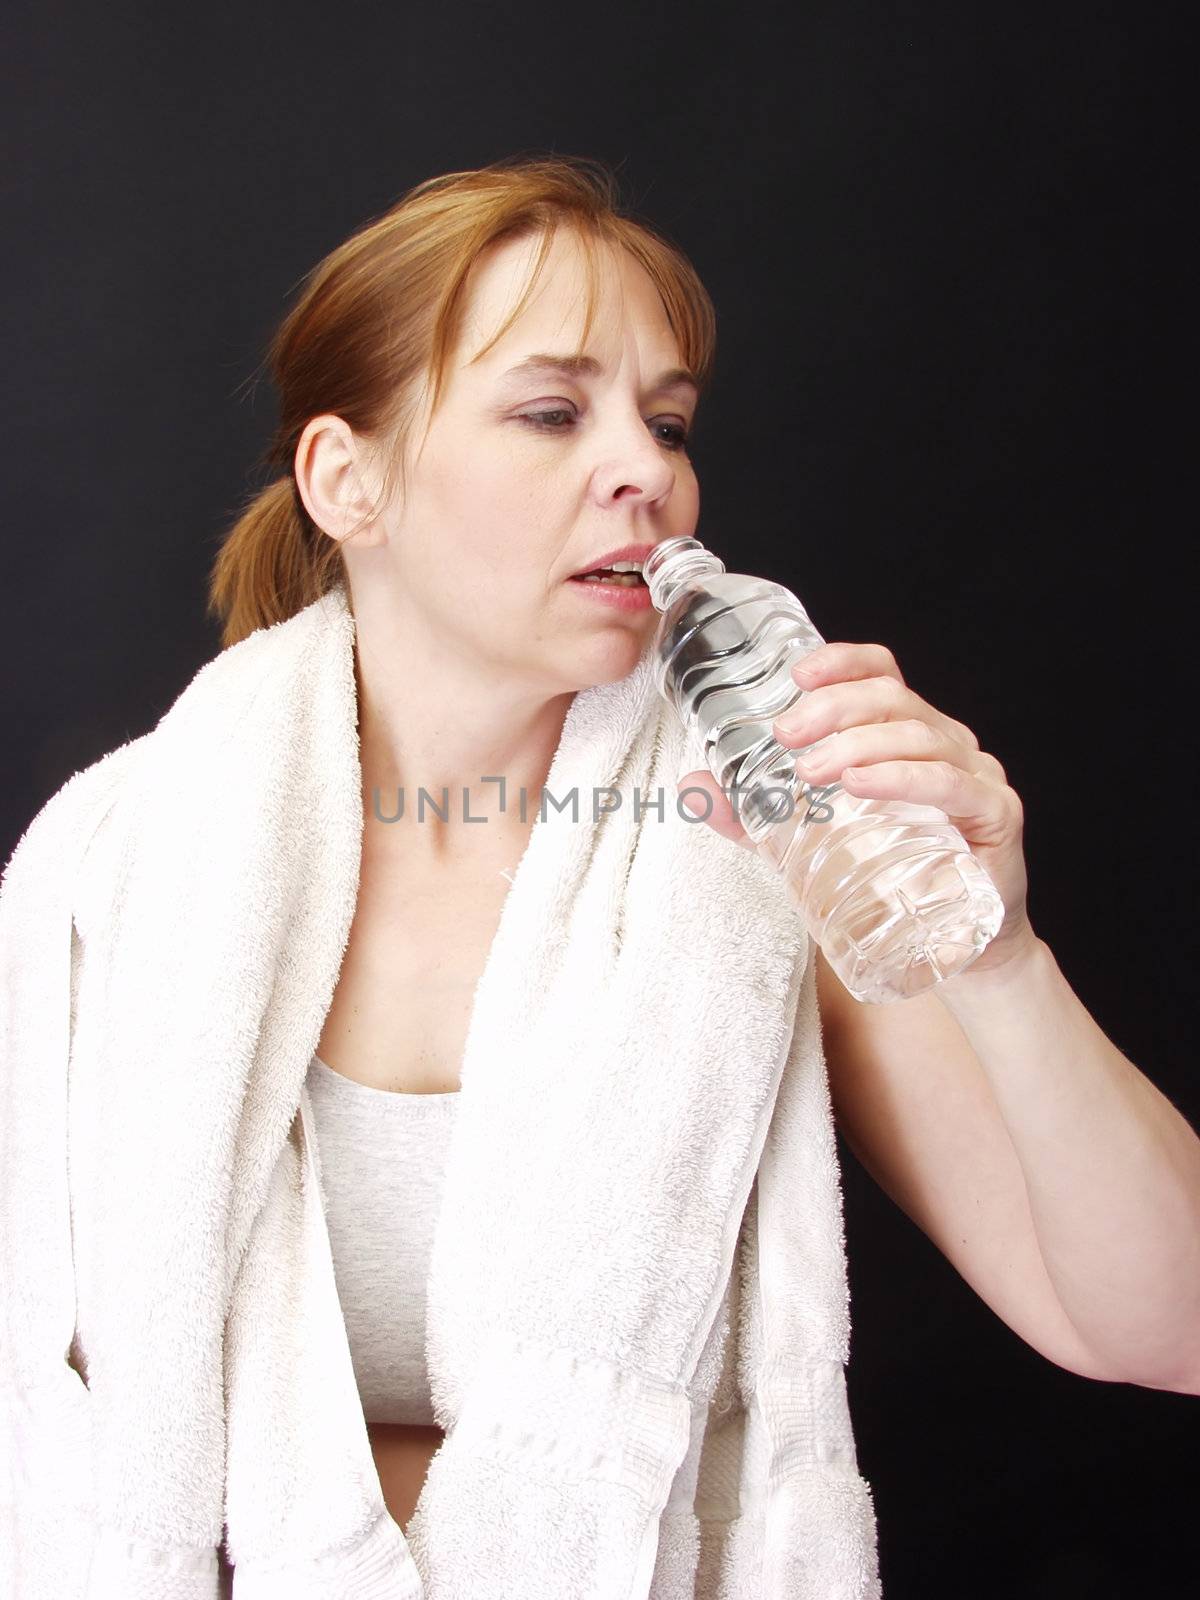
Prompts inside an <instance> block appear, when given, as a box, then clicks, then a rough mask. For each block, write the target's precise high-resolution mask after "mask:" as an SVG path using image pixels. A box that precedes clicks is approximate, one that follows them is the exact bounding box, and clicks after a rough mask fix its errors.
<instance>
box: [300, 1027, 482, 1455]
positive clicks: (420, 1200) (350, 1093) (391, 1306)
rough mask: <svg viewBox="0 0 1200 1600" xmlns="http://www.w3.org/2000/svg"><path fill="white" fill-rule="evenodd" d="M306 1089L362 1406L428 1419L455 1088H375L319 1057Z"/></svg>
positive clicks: (384, 1414) (375, 1416) (374, 1415)
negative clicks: (434, 1297)
mask: <svg viewBox="0 0 1200 1600" xmlns="http://www.w3.org/2000/svg"><path fill="white" fill-rule="evenodd" d="M308 1091H309V1094H310V1096H311V1097H312V1105H313V1116H314V1119H315V1123H316V1141H317V1150H318V1154H319V1156H320V1160H321V1181H322V1186H323V1187H324V1190H325V1217H326V1222H327V1224H328V1227H329V1242H330V1247H331V1249H332V1252H333V1266H334V1277H335V1279H336V1281H337V1290H338V1299H339V1300H340V1301H341V1306H342V1314H343V1316H344V1318H345V1321H346V1332H347V1335H348V1337H349V1341H350V1354H351V1356H352V1358H353V1361H354V1375H355V1378H356V1379H357V1380H358V1392H359V1396H360V1398H361V1400H362V1407H363V1415H364V1417H365V1418H366V1420H367V1421H368V1422H411V1423H426V1424H433V1423H434V1422H435V1421H436V1419H435V1417H434V1415H433V1407H432V1404H431V1401H430V1393H429V1374H428V1370H427V1368H426V1365H425V1289H426V1281H427V1279H428V1276H429V1257H430V1253H431V1251H432V1248H433V1230H434V1225H435V1223H436V1222H437V1216H438V1209H439V1207H440V1204H441V1194H442V1177H443V1173H444V1168H445V1160H446V1152H447V1148H448V1145H449V1141H450V1134H451V1131H452V1129H453V1126H454V1114H455V1111H456V1109H457V1106H458V1104H459V1091H457V1090H455V1091H452V1092H450V1093H448V1094H404V1093H397V1092H393V1091H391V1090H389V1089H372V1088H371V1087H369V1085H367V1084H362V1083H355V1082H354V1080H353V1079H351V1078H347V1077H345V1076H343V1074H342V1073H340V1072H335V1071H334V1070H333V1068H332V1067H330V1066H327V1065H326V1063H325V1062H324V1061H322V1060H321V1058H320V1057H319V1056H317V1055H314V1056H313V1058H312V1060H311V1062H310V1063H309V1068H308Z"/></svg>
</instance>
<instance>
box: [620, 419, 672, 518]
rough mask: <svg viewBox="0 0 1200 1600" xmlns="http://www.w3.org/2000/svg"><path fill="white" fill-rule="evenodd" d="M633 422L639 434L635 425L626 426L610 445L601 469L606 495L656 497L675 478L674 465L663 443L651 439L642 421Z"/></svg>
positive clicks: (663, 492) (665, 489)
mask: <svg viewBox="0 0 1200 1600" xmlns="http://www.w3.org/2000/svg"><path fill="white" fill-rule="evenodd" d="M637 426H638V428H640V430H641V432H640V435H639V433H638V432H637V431H636V429H634V428H626V429H624V431H623V432H622V433H621V435H620V437H619V439H617V440H616V441H615V442H614V443H613V445H612V448H611V453H610V454H609V456H608V458H607V460H606V462H605V465H604V467H603V469H602V480H603V481H602V487H603V491H604V495H605V498H606V499H613V498H615V497H616V496H617V495H621V496H622V497H624V498H626V499H629V498H631V497H634V496H640V497H641V498H642V499H644V500H657V499H659V498H660V496H662V495H664V494H666V493H667V491H668V490H669V489H670V488H671V486H672V485H673V483H674V482H675V468H674V465H673V463H672V462H671V459H670V456H669V453H668V451H667V450H666V448H665V446H663V445H661V444H659V443H658V442H657V441H656V440H655V438H654V437H653V435H652V434H651V432H650V430H649V429H648V428H647V426H646V424H645V423H644V422H639V423H638V425H637Z"/></svg>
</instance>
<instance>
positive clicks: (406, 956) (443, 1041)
mask: <svg viewBox="0 0 1200 1600" xmlns="http://www.w3.org/2000/svg"><path fill="white" fill-rule="evenodd" d="M508 889H509V880H508V878H506V877H505V876H504V875H503V873H502V872H501V871H500V869H498V868H496V867H494V866H491V867H489V866H484V865H481V866H480V867H478V868H477V869H473V870H464V869H458V870H454V871H451V870H442V871H439V872H436V873H432V874H429V873H417V872H415V871H414V870H413V869H412V868H411V867H405V866H403V865H402V864H400V863H397V862H389V863H387V864H386V865H383V864H376V865H375V866H374V867H373V869H372V870H370V871H368V870H367V869H366V867H364V871H363V876H362V881H361V884H360V889H359V898H358V904H357V907H356V910H355V917H354V922H353V924H352V927H351V930H350V938H349V942H348V944H347V947H346V953H345V957H344V959H343V961H342V966H341V970H340V972H339V975H338V981H337V985H336V987H335V990H334V995H333V1000H332V1003H331V1005H330V1008H329V1012H328V1014H327V1015H326V1018H325V1025H324V1029H323V1031H322V1033H321V1038H320V1041H319V1043H318V1045H317V1054H318V1055H319V1056H320V1058H321V1060H322V1061H324V1062H325V1064H326V1065H327V1066H329V1067H332V1068H333V1069H334V1070H335V1071H336V1072H341V1073H343V1074H344V1075H345V1076H346V1077H348V1078H352V1079H353V1080H354V1081H356V1082H358V1083H364V1084H368V1085H370V1086H371V1087H372V1088H376V1089H385V1090H390V1091H392V1092H395V1093H407V1094H444V1093H447V1092H451V1091H454V1090H457V1089H459V1088H460V1087H461V1069H462V1056H463V1050H464V1047H465V1045H466V1035H467V1027H468V1025H469V1022H470V1019H471V1010H472V1006H473V1003H474V998H475V990H476V987H477V985H478V982H479V979H480V976H481V975H482V972H483V968H484V965H485V963H486V961H487V958H488V955H489V953H490V951H491V947H492V943H493V940H494V938H495V935H496V929H497V927H498V925H499V921H500V914H501V912H502V910H503V907H504V900H505V897H506V895H507V893H508Z"/></svg>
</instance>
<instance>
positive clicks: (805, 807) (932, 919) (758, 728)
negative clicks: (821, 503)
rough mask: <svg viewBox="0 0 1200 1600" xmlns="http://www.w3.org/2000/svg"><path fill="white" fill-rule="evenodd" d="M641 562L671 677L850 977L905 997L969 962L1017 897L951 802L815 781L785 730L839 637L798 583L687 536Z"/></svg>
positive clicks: (776, 863) (667, 685)
mask: <svg viewBox="0 0 1200 1600" xmlns="http://www.w3.org/2000/svg"><path fill="white" fill-rule="evenodd" d="M643 576H644V578H645V580H646V583H647V584H648V586H649V589H650V598H651V600H652V602H653V604H654V605H655V606H656V607H657V609H658V610H659V611H660V612H661V613H662V616H661V617H660V618H659V622H658V629H657V632H656V634H655V638H654V641H653V644H652V647H651V648H652V650H653V652H654V662H655V675H656V681H657V685H658V689H659V692H660V693H661V694H662V695H663V696H664V698H665V699H666V700H667V701H668V703H669V704H670V705H671V706H672V707H673V708H674V709H675V711H676V713H677V714H678V715H679V716H680V717H681V718H682V720H683V722H684V725H685V726H686V727H687V728H688V729H689V730H690V731H693V732H695V733H696V734H697V736H698V737H699V740H700V743H701V746H702V748H703V751H704V756H705V760H706V762H707V764H708V766H709V769H710V771H711V772H712V773H713V776H714V777H715V778H716V779H717V782H718V783H719V784H720V785H721V788H722V789H723V790H724V791H725V793H726V795H727V796H728V798H729V799H730V802H731V803H732V805H733V807H734V810H735V812H736V814H737V816H738V820H739V821H740V822H741V825H742V827H743V828H744V829H745V830H746V832H747V834H748V835H749V836H750V838H751V840H753V842H754V844H755V846H756V847H757V849H758V851H759V853H760V854H761V855H762V856H763V857H765V859H766V860H768V861H769V862H770V863H771V865H772V866H773V867H774V868H775V870H776V871H777V872H779V873H780V874H781V875H782V877H783V879H784V882H785V886H786V889H787V893H788V895H789V896H790V898H791V899H792V901H793V903H794V904H795V905H797V906H798V908H799V909H800V911H801V912H802V914H803V916H804V919H805V923H806V925H807V927H808V930H809V933H810V934H811V936H812V938H813V939H814V940H815V941H816V943H817V944H818V945H820V947H821V949H822V950H823V951H824V953H825V958H826V960H827V961H828V962H829V964H830V966H831V967H832V968H833V970H834V971H835V972H836V973H837V975H838V977H839V979H840V980H841V982H842V983H843V984H844V985H845V987H846V988H847V989H848V990H849V992H850V993H851V994H852V995H853V996H854V997H855V998H856V999H857V1000H862V1001H869V1002H885V1001H891V1000H903V999H907V998H908V997H909V996H911V995H915V994H919V993H920V992H921V991H922V990H924V989H928V988H929V987H930V986H931V985H933V984H935V983H939V982H941V981H942V980H943V979H945V978H948V977H951V976H953V975H954V974H955V973H957V972H962V971H963V969H964V968H965V967H967V966H969V965H970V963H971V962H972V961H974V960H975V958H976V957H977V956H978V955H980V954H981V952H982V951H983V950H984V949H985V947H986V946H987V944H988V943H989V942H990V941H991V940H992V939H993V938H994V937H995V936H996V934H997V933H998V932H999V930H1000V924H1001V922H1002V921H1003V920H1004V902H1003V900H1002V899H1001V897H1000V895H999V893H998V891H997V889H996V886H995V885H994V884H993V882H992V880H991V878H990V877H989V876H988V874H987V872H986V871H985V870H984V868H983V867H982V866H981V865H980V863H979V862H978V861H977V860H976V859H975V857H974V856H973V855H972V854H971V851H970V848H969V847H968V845H967V842H966V840H965V839H964V838H963V836H962V834H961V833H959V831H958V829H957V828H956V827H954V825H953V823H951V822H950V821H949V820H948V818H947V817H946V814H945V812H943V811H939V810H938V809H937V808H936V807H934V806H928V805H914V804H911V803H909V802H907V801H899V800H871V799H866V798H863V797H858V796H854V795H851V794H849V793H847V791H846V790H845V789H844V788H843V787H842V785H841V784H840V783H829V784H824V785H822V786H820V787H816V788H814V787H813V786H811V785H809V784H808V783H806V782H805V780H804V779H803V778H802V777H801V775H800V774H799V773H798V772H797V770H796V758H797V756H798V755H799V754H800V753H801V752H800V751H799V750H792V749H789V748H787V747H786V746H784V745H781V744H780V743H779V741H778V740H777V739H776V738H775V735H774V734H773V733H772V731H771V724H772V723H773V722H774V720H775V719H776V718H777V717H779V716H781V715H782V714H783V713H784V712H785V711H787V710H788V709H789V708H790V707H792V706H793V705H795V704H796V702H797V701H798V700H800V699H801V698H802V696H803V694H804V692H805V691H804V690H802V689H801V688H800V687H799V686H798V685H797V683H796V680H795V678H794V677H793V676H792V668H793V666H794V665H795V664H796V663H797V662H798V661H800V660H801V659H802V658H803V657H804V656H806V655H808V654H809V652H810V651H812V650H815V649H816V648H817V647H818V646H819V645H821V644H824V642H825V641H824V640H823V639H822V637H821V635H820V634H819V633H818V632H817V630H816V628H814V627H813V625H812V622H811V621H810V620H809V616H808V613H807V612H806V611H805V609H804V607H803V606H802V605H801V603H800V601H799V600H798V599H797V597H796V596H795V595H794V594H793V593H792V592H791V590H790V589H785V588H784V587H783V585H782V584H778V583H773V582H771V581H770V580H769V579H766V578H758V577H752V576H750V575H749V574H746V573H734V572H726V570H725V565H724V563H723V562H722V561H721V560H720V559H719V558H718V557H717V556H715V555H714V554H713V553H712V552H711V551H710V550H708V549H706V548H705V546H704V545H703V544H701V543H700V541H699V540H698V539H693V538H686V537H683V538H675V539H668V540H665V541H664V542H663V543H662V544H660V545H658V546H657V547H656V548H655V549H654V550H653V551H652V552H651V554H650V556H649V558H648V559H647V561H646V564H645V567H644V569H643ZM823 742H824V741H823V740H818V741H816V743H818V744H820V743H823ZM805 748H806V749H813V748H815V746H813V745H809V746H806V747H805Z"/></svg>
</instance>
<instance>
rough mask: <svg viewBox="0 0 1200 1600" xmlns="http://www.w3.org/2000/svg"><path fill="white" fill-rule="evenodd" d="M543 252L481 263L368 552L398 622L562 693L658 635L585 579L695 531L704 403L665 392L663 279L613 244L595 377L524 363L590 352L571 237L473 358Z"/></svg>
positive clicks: (616, 665) (509, 252) (581, 266)
mask: <svg viewBox="0 0 1200 1600" xmlns="http://www.w3.org/2000/svg"><path fill="white" fill-rule="evenodd" d="M537 246H538V241H537V240H536V239H532V238H528V239H520V240H510V241H506V242H505V243H504V244H502V245H499V246H494V247H493V248H492V250H491V251H490V252H489V253H487V254H485V256H484V257H482V258H481V259H480V260H479V261H478V262H477V263H476V264H475V267H474V268H473V271H472V276H471V278H470V279H469V280H468V284H467V289H468V299H467V303H466V311H465V315H464V321H463V333H462V337H461V339H460V343H459V349H458V351H457V352H456V353H455V355H454V357H453V358H452V361H451V364H450V368H449V370H448V373H447V382H446V387H445V388H444V390H443V396H442V400H441V402H440V404H439V406H438V410H437V412H436V413H435V415H434V417H433V419H432V423H431V425H430V428H429V433H428V437H427V438H425V440H424V442H423V444H422V442H421V430H422V428H423V427H424V424H425V420H426V415H427V410H425V409H422V411H421V412H420V414H419V415H418V418H417V422H416V425H415V427H414V432H413V438H414V440H415V441H416V443H415V444H414V445H412V446H411V447H410V451H412V450H415V451H417V452H418V453H417V456H416V459H415V460H413V459H411V454H410V461H409V468H408V481H407V492H406V493H405V494H403V495H402V496H401V501H402V503H400V504H397V505H395V506H394V507H392V508H391V509H390V510H389V511H387V512H386V513H385V515H384V521H385V524H386V528H387V540H386V544H384V545H383V546H382V548H380V549H379V550H378V551H370V552H364V554H369V555H371V556H374V555H376V554H378V555H379V556H380V557H382V558H383V561H382V564H381V565H380V566H376V570H375V571H374V572H373V573H371V575H370V576H371V580H372V582H376V581H378V579H379V578H380V577H383V578H384V581H386V583H387V587H388V591H389V600H388V604H389V608H390V609H392V610H393V612H395V611H396V610H397V608H398V609H399V611H400V612H401V613H402V614H401V615H397V617H396V620H397V623H398V624H399V625H400V626H401V627H404V628H410V629H415V630H417V635H418V636H419V637H422V638H423V639H425V640H426V641H427V642H428V643H429V644H430V646H431V648H446V649H449V650H452V651H454V652H455V654H456V659H458V660H460V661H464V660H465V658H468V657H469V658H474V659H475V660H476V661H477V662H478V664H479V665H480V666H481V667H482V668H484V669H486V670H488V671H489V672H495V671H503V672H509V673H516V674H519V675H520V676H522V677H523V678H525V679H526V681H527V683H528V684H529V685H537V686H538V687H539V688H540V687H544V688H545V689H546V691H547V692H548V693H556V692H561V691H562V690H564V689H575V688H580V687H583V686H584V685H587V684H594V683H601V682H611V681H614V680H615V679H617V678H620V677H623V676H625V675H626V674H627V673H628V672H630V671H631V670H632V669H633V667H634V666H635V665H636V662H637V659H638V656H639V655H640V653H641V651H642V650H643V649H644V648H645V646H646V643H647V641H648V639H649V637H650V635H651V633H652V632H653V629H654V625H655V623H656V621H657V618H658V613H657V612H656V611H655V610H654V608H653V607H652V606H649V605H647V606H646V607H645V608H644V609H641V610H626V609H623V608H621V607H619V606H614V605H609V604H606V603H604V601H603V599H597V598H596V596H595V595H594V594H590V593H588V592H587V590H588V587H589V586H587V585H583V584H581V583H579V582H572V581H571V578H572V574H575V573H578V572H581V571H583V570H585V569H587V568H588V567H591V566H593V565H595V564H596V562H597V561H598V560H599V558H600V557H601V556H604V555H607V554H608V553H609V552H610V551H613V550H616V549H619V548H620V547H622V546H624V545H628V544H644V545H647V546H651V545H655V544H658V543H661V542H662V541H663V540H664V539H668V538H671V537H674V536H675V535H677V534H693V533H694V532H695V529H696V522H697V518H698V514H699V505H700V493H699V486H698V484H697V481H696V474H695V471H694V470H693V468H692V464H691V461H690V460H689V458H688V454H687V447H686V442H685V441H686V437H687V434H688V432H689V431H690V428H691V424H692V420H693V414H694V411H695V407H696V399H697V396H696V391H695V388H694V387H693V386H692V385H691V384H690V383H687V382H684V381H682V380H680V379H679V378H678V377H676V378H675V379H674V380H668V381H666V382H665V383H664V375H665V374H668V373H669V372H670V369H672V368H679V367H681V366H682V365H683V361H682V357H681V354H680V351H679V348H678V346H677V344H676V341H675V337H674V335H673V334H672V332H671V329H670V326H669V324H668V322H667V317H666V313H665V311H664V309H663V305H662V301H661V300H660V298H659V295H658V291H657V290H656V289H655V287H654V284H653V281H652V280H651V279H650V277H649V276H648V275H647V273H646V272H645V270H644V269H643V268H642V267H641V266H640V265H639V264H638V263H637V262H636V261H634V259H633V258H632V257H631V256H629V255H628V254H627V253H626V252H624V251H621V250H617V251H613V250H612V249H609V248H603V247H601V249H600V251H599V263H598V264H599V266H600V269H601V274H602V276H601V297H600V301H599V304H598V306H597V311H596V315H595V317H594V319H593V323H592V331H591V335H590V339H589V344H588V348H587V354H588V356H590V357H591V358H593V360H594V361H595V363H597V369H596V370H595V371H591V372H582V373H581V372H568V371H565V370H555V369H553V368H545V367H541V368H531V369H527V370H523V371H518V372H513V371H512V370H511V369H513V368H516V367H519V366H520V364H521V363H524V362H527V361H528V360H529V358H530V357H531V356H534V355H543V356H544V355H552V356H553V355H567V354H569V353H570V352H571V351H573V350H574V349H575V348H576V347H577V343H578V340H579V338H580V336H581V334H582V330H583V318H584V309H585V300H586V277H585V271H586V267H585V258H584V257H583V255H582V252H581V247H580V245H579V243H578V241H577V239H576V237H575V235H574V234H573V233H572V232H571V231H570V230H568V229H560V230H559V232H558V233H557V235H556V237H555V240H554V243H553V246H552V249H551V252H550V254H549V256H548V258H547V260H546V263H545V265H544V267H543V269H542V275H541V278H540V280H539V282H538V286H537V288H536V289H535V291H534V293H533V295H532V296H531V298H530V301H529V303H528V304H527V306H526V308H525V310H524V311H523V312H522V314H521V316H520V317H519V318H518V319H517V321H516V322H515V323H514V324H513V326H512V327H511V328H510V329H509V330H508V332H507V333H506V334H505V336H504V338H503V339H501V340H500V341H499V342H498V343H497V344H496V345H494V346H493V348H492V349H491V350H490V351H488V353H487V355H486V356H484V357H483V358H482V359H481V360H480V361H478V362H477V363H475V364H472V363H471V358H472V357H473V356H474V354H475V352H476V351H477V350H479V349H481V348H482V347H483V345H484V344H485V343H486V342H487V340H488V339H489V338H490V337H491V335H492V334H493V333H494V332H495V331H496V329H497V328H499V327H500V325H501V324H502V322H503V321H504V319H505V317H506V316H507V314H508V313H509V312H510V310H511V309H512V308H513V306H514V305H515V304H516V302H517V300H518V298H519V296H520V294H521V291H522V289H523V288H524V286H525V284H526V283H527V281H528V277H529V273H530V270H531V267H532V264H533V260H534V258H535V255H536V250H537ZM424 404H425V406H426V407H427V404H428V393H427V392H426V395H425V397H424ZM346 555H347V558H348V559H350V560H353V557H354V555H355V552H354V551H353V548H352V546H350V547H347V548H346ZM355 576H356V574H355V573H354V572H353V570H352V572H351V578H352V582H354V579H355ZM355 587H356V588H357V584H355ZM410 637H412V635H411V634H410Z"/></svg>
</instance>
